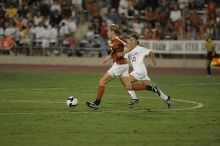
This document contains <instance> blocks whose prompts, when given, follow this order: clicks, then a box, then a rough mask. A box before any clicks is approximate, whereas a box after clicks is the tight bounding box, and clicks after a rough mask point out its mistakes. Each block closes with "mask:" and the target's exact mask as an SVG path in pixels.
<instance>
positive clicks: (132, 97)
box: [128, 75, 138, 105]
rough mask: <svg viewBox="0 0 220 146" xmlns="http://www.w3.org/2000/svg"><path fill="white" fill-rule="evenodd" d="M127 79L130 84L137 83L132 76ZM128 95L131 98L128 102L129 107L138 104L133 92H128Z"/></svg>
mask: <svg viewBox="0 0 220 146" xmlns="http://www.w3.org/2000/svg"><path fill="white" fill-rule="evenodd" d="M129 78H130V82H131V83H134V82H136V81H137V79H136V78H135V77H134V76H132V75H130V76H129ZM128 93H129V95H130V96H131V100H130V102H129V105H133V104H135V103H138V98H137V96H136V94H135V92H134V90H128Z"/></svg>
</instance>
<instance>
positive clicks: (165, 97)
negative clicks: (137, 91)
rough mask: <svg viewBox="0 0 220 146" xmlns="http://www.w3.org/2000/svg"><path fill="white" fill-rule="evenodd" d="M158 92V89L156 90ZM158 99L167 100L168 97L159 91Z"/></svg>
mask: <svg viewBox="0 0 220 146" xmlns="http://www.w3.org/2000/svg"><path fill="white" fill-rule="evenodd" d="M158 90H159V89H158ZM160 98H162V99H163V100H167V99H168V96H167V95H165V94H164V93H163V92H162V91H161V90H160Z"/></svg>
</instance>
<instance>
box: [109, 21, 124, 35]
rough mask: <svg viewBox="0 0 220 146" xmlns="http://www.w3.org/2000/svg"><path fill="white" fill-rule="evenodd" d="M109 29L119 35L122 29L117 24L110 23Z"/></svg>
mask: <svg viewBox="0 0 220 146" xmlns="http://www.w3.org/2000/svg"><path fill="white" fill-rule="evenodd" d="M109 29H110V30H111V31H114V32H115V34H116V35H117V36H121V35H122V30H121V28H120V27H119V26H118V25H117V24H112V25H110V26H109Z"/></svg>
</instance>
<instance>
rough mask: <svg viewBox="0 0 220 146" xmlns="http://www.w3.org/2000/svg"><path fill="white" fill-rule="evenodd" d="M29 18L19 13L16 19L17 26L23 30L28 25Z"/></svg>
mask: <svg viewBox="0 0 220 146" xmlns="http://www.w3.org/2000/svg"><path fill="white" fill-rule="evenodd" d="M27 22H28V20H27V19H26V18H24V17H23V16H22V15H18V16H17V17H16V19H15V23H16V28H17V29H18V30H21V29H22V28H23V27H26V26H27Z"/></svg>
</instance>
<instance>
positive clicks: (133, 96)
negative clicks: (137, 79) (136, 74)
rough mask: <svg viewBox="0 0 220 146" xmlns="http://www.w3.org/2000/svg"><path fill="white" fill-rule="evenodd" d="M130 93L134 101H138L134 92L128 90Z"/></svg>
mask: <svg viewBox="0 0 220 146" xmlns="http://www.w3.org/2000/svg"><path fill="white" fill-rule="evenodd" d="M128 93H129V94H130V96H131V98H132V99H137V96H136V94H135V92H134V90H128Z"/></svg>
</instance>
